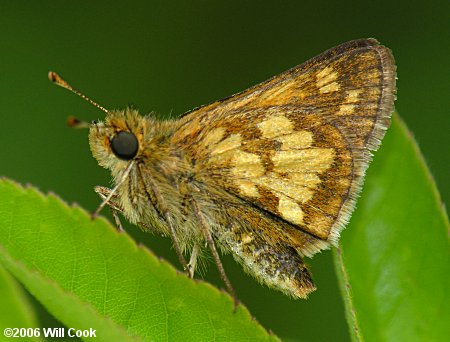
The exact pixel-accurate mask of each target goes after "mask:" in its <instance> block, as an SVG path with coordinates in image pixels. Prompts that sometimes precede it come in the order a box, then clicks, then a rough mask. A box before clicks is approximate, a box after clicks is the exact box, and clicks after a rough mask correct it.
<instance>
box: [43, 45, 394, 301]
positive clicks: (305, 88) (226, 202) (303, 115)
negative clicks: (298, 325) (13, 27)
mask: <svg viewBox="0 0 450 342" xmlns="http://www.w3.org/2000/svg"><path fill="white" fill-rule="evenodd" d="M395 69H396V68H395V64H394V59H393V57H392V54H391V52H390V50H389V49H387V48H386V47H383V46H381V45H379V43H378V42H377V41H376V40H374V39H362V40H355V41H350V42H347V43H344V44H342V45H339V46H337V47H335V48H333V49H330V50H328V51H326V52H324V53H322V54H321V55H319V56H317V57H315V58H313V59H311V60H309V61H307V62H306V63H303V64H301V65H300V66H297V67H294V68H292V69H290V70H288V71H286V72H284V73H282V74H280V75H278V76H275V77H273V78H271V79H269V80H268V81H266V82H263V83H261V84H258V85H256V86H254V87H252V88H250V89H248V90H245V91H243V92H241V93H238V94H236V95H233V96H231V97H229V98H226V99H223V100H220V101H217V102H214V103H212V104H209V105H206V106H202V107H199V108H196V109H194V110H192V111H190V112H188V113H186V114H184V115H183V116H181V117H180V118H178V119H171V120H166V121H159V120H157V119H156V118H154V117H153V116H152V115H148V116H141V115H140V114H139V113H138V112H137V111H136V110H134V109H131V108H127V109H125V110H106V109H105V108H103V107H101V106H99V105H97V104H96V103H95V102H93V101H92V100H90V99H88V98H87V97H85V96H84V95H82V94H80V93H79V92H78V91H76V90H74V89H73V88H72V87H70V86H69V85H68V84H67V83H66V82H65V81H63V80H62V79H61V78H60V77H59V76H58V75H57V74H55V73H53V72H50V73H49V77H50V79H51V80H52V81H53V82H55V83H56V84H58V85H60V86H62V87H64V88H67V89H69V90H71V91H73V92H75V93H76V94H78V95H80V96H82V97H83V98H85V99H87V100H88V101H90V102H91V103H93V104H94V105H95V106H97V107H98V108H100V109H101V110H103V111H104V112H105V113H106V118H105V121H104V122H94V123H92V124H91V125H90V133H89V141H90V146H91V150H92V153H93V155H94V157H95V158H96V159H97V160H98V162H99V164H100V165H101V166H103V167H104V168H107V169H109V170H110V171H111V174H112V177H113V179H114V184H115V186H114V188H113V189H108V188H105V187H96V191H97V192H98V193H99V194H100V196H101V197H102V198H103V203H102V204H101V206H100V207H99V208H98V210H97V211H96V213H98V212H99V210H100V209H101V208H103V207H104V206H105V205H108V206H110V207H111V208H113V209H114V210H115V211H118V212H121V213H122V214H123V215H124V216H125V217H126V218H127V219H128V220H129V221H130V222H132V223H134V224H138V225H139V226H141V227H142V228H143V229H144V230H152V231H156V232H158V233H160V234H163V235H166V236H170V237H171V238H172V241H173V245H174V247H175V250H176V252H177V255H178V258H179V260H180V263H181V265H182V266H183V268H184V269H185V270H186V272H187V273H188V274H189V275H190V276H191V277H193V275H194V272H195V268H196V261H197V257H198V256H199V255H201V254H202V251H203V250H204V249H206V248H208V249H209V250H210V252H211V254H212V256H213V258H214V261H215V263H216V265H217V267H218V269H219V271H220V274H221V277H222V279H223V281H224V282H225V284H226V287H227V289H228V291H229V292H230V293H231V294H232V295H233V297H234V298H235V300H236V296H235V294H234V290H233V288H232V286H231V283H230V281H229V280H228V277H227V276H226V274H225V271H224V268H223V266H222V264H221V261H220V258H219V253H218V251H217V247H218V249H220V250H222V251H223V252H225V253H231V254H232V255H233V257H234V258H235V259H236V261H238V262H239V263H240V264H241V265H242V266H243V268H244V269H245V271H247V272H248V273H249V274H251V275H253V276H254V277H255V278H256V279H258V280H259V281H260V282H261V283H263V284H266V285H268V286H270V287H272V288H275V289H277V290H280V291H282V292H284V293H285V294H288V295H290V296H292V297H295V298H305V297H306V296H307V295H308V294H309V293H310V292H311V291H313V290H315V286H314V283H313V281H312V279H311V276H310V273H309V271H308V269H307V267H306V265H305V263H304V261H303V258H304V257H305V256H306V257H311V256H313V255H314V254H315V253H317V252H319V251H320V250H323V249H326V248H329V247H330V245H336V244H337V242H338V239H339V234H340V232H341V230H342V229H343V228H344V227H345V225H346V224H347V222H348V221H349V218H350V215H351V213H352V211H353V209H354V206H355V201H356V198H357V196H358V194H359V192H360V190H361V187H362V184H363V179H364V173H365V171H366V169H367V167H368V165H369V162H370V160H371V157H372V154H371V152H370V151H372V150H376V149H377V148H378V147H379V145H380V142H381V139H382V138H383V136H384V134H385V132H386V130H387V128H388V127H389V124H390V117H391V113H392V111H393V106H394V100H395V92H396V88H395V78H396V74H395ZM72 123H73V124H77V125H78V126H82V125H83V124H82V123H79V122H78V123H75V122H72ZM186 253H190V256H191V257H190V261H189V262H186V260H185V258H184V254H186Z"/></svg>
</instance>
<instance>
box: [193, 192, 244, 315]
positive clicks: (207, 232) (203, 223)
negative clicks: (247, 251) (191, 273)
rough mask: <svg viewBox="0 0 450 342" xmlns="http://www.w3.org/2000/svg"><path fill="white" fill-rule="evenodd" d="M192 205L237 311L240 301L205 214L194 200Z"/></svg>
mask: <svg viewBox="0 0 450 342" xmlns="http://www.w3.org/2000/svg"><path fill="white" fill-rule="evenodd" d="M191 203H192V207H193V209H194V212H195V216H196V217H197V219H198V222H199V225H200V227H201V229H202V233H203V236H204V237H205V240H206V243H207V244H208V247H209V249H210V251H211V254H212V256H213V259H214V262H215V263H216V266H217V269H218V270H219V274H220V278H222V281H223V282H224V283H225V286H226V287H227V290H228V293H229V294H230V295H231V296H232V297H233V300H234V309H235V310H236V308H237V306H238V304H239V300H238V299H237V297H236V292H235V291H234V289H233V286H232V285H231V282H230V280H229V279H228V277H227V274H226V273H225V269H224V268H223V265H222V262H221V261H220V257H219V253H218V252H217V248H216V245H215V243H214V240H213V238H212V235H211V231H210V229H209V227H208V225H207V223H206V221H205V218H204V216H203V214H202V213H201V211H200V208H199V207H198V204H197V202H196V201H195V200H194V199H192V202H191Z"/></svg>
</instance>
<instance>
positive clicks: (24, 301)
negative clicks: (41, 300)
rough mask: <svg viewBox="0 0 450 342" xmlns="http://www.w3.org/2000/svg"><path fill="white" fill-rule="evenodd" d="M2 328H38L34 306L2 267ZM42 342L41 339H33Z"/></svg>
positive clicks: (0, 268)
mask: <svg viewBox="0 0 450 342" xmlns="http://www.w3.org/2000/svg"><path fill="white" fill-rule="evenodd" d="M0 298H1V305H0V327H1V328H3V329H5V328H25V327H26V328H37V327H39V324H38V323H37V318H36V316H35V314H34V311H33V308H32V305H31V304H30V303H29V300H28V298H27V296H26V294H25V292H24V291H23V289H22V288H21V287H20V285H19V284H18V283H17V281H16V280H15V279H14V278H13V277H11V275H10V274H9V273H8V272H7V271H6V270H5V268H4V267H2V266H1V265H0ZM0 333H1V332H0ZM32 340H34V341H41V339H39V338H32Z"/></svg>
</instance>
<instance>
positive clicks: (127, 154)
mask: <svg viewBox="0 0 450 342" xmlns="http://www.w3.org/2000/svg"><path fill="white" fill-rule="evenodd" d="M138 148H139V143H138V140H137V139H136V136H135V135H134V134H133V133H130V132H124V131H122V132H119V133H117V134H116V135H115V136H114V138H112V139H111V149H112V151H113V152H114V154H115V155H116V156H117V157H118V158H120V159H124V160H130V159H133V158H134V157H135V156H136V154H137V151H138Z"/></svg>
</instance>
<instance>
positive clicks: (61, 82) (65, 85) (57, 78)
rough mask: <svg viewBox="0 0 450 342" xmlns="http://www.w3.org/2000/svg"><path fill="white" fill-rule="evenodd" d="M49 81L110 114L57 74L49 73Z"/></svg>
mask: <svg viewBox="0 0 450 342" xmlns="http://www.w3.org/2000/svg"><path fill="white" fill-rule="evenodd" d="M48 79H49V80H50V81H51V82H53V83H55V84H56V85H59V86H60V87H63V88H65V89H67V90H70V91H71V92H72V93H74V94H76V95H78V96H79V97H81V98H83V99H85V100H86V101H87V102H89V103H90V104H91V105H93V106H95V107H97V108H98V109H100V110H102V111H103V112H105V113H106V114H108V110H107V109H106V108H105V107H102V106H100V105H99V104H98V103H97V102H94V101H93V100H91V99H90V98H89V97H87V96H86V95H84V94H82V93H80V92H79V91H78V90H76V89H74V88H72V87H71V86H70V85H69V84H68V83H67V82H66V81H64V80H63V79H62V78H61V77H60V76H59V75H58V74H57V73H56V72H53V71H49V73H48Z"/></svg>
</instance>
